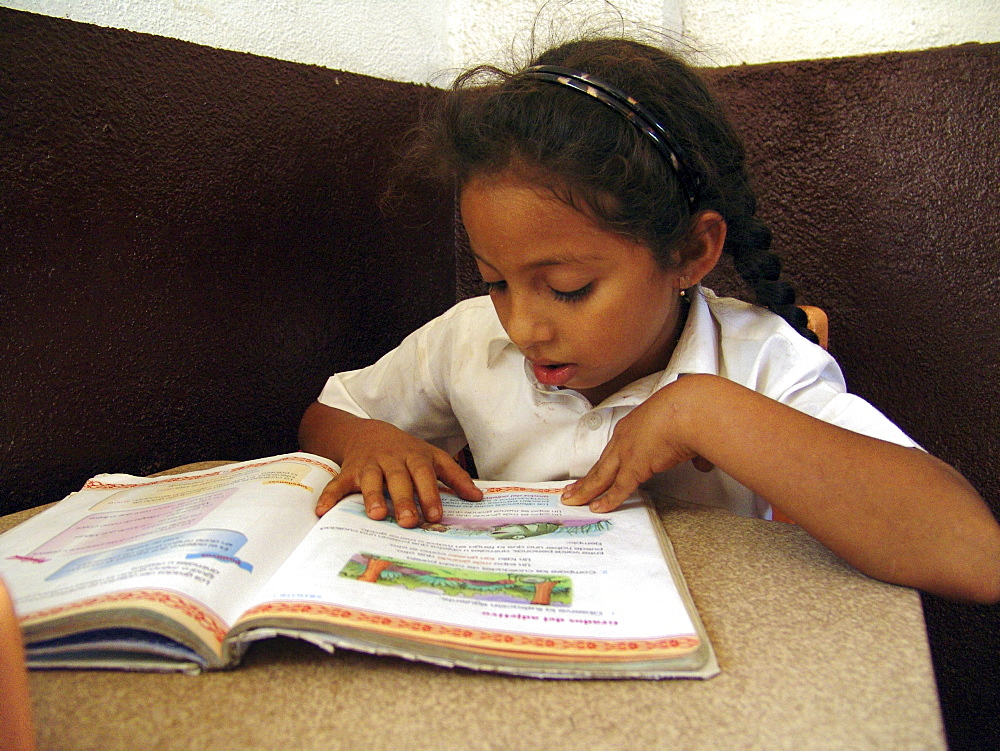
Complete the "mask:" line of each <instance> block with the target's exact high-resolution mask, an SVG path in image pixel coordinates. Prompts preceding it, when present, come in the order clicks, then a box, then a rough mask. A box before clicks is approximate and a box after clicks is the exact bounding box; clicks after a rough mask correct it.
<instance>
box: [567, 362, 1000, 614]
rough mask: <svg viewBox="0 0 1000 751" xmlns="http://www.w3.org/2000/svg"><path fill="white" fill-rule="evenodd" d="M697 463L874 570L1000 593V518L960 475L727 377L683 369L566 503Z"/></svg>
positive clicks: (619, 433) (977, 597)
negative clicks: (738, 484)
mask: <svg viewBox="0 0 1000 751" xmlns="http://www.w3.org/2000/svg"><path fill="white" fill-rule="evenodd" d="M688 460H694V461H695V463H696V465H699V466H701V467H702V468H705V467H708V466H710V465H716V466H718V467H719V468H720V469H721V470H723V471H724V472H726V473H727V474H729V475H730V476H732V477H733V478H734V479H736V480H737V481H739V482H741V483H742V484H743V485H745V486H746V487H748V488H750V489H751V490H752V491H754V492H755V493H757V494H758V495H759V496H761V497H762V498H764V499H765V500H766V501H767V502H768V503H770V504H771V505H772V506H773V507H774V508H777V509H779V510H781V511H782V512H784V513H785V514H786V515H788V516H789V517H791V518H792V519H794V520H795V522H796V523H797V524H799V525H800V526H801V527H802V528H804V529H805V530H806V531H807V532H809V534H811V535H812V536H813V537H815V538H816V539H817V540H819V541H820V542H821V543H823V544H824V545H826V546H827V547H828V548H830V549H831V550H832V551H833V552H835V553H836V554H837V555H839V556H840V557H842V558H844V559H845V560H846V561H848V562H849V563H851V564H853V565H854V566H856V567H857V568H858V569H860V570H861V571H863V572H864V573H866V574H868V575H870V576H873V577H875V578H878V579H882V580H884V581H887V582H892V583H895V584H904V585H907V586H911V587H917V588H919V589H923V590H925V591H927V592H932V593H935V594H939V595H943V596H946V597H952V598H956V599H963V600H972V601H975V602H983V603H996V602H998V601H1000V526H998V524H997V522H996V520H995V519H994V517H993V515H992V513H991V512H990V510H989V508H988V507H987V506H986V504H985V503H984V502H983V500H982V498H980V496H979V494H978V493H976V491H975V490H974V489H973V488H972V486H971V485H970V484H969V483H968V482H967V481H966V480H965V478H963V477H962V476H961V475H960V474H959V473H958V472H956V471H955V470H954V469H952V468H951V467H949V466H948V465H947V464H945V463H944V462H942V461H940V460H938V459H936V458H934V457H933V456H931V455H929V454H926V453H924V452H923V451H921V450H919V449H913V448H905V447H902V446H898V445H895V444H892V443H887V442H885V441H880V440H878V439H875V438H869V437H867V436H863V435H861V434H859V433H854V432H852V431H849V430H845V429H843V428H840V427H837V426H835V425H831V424H829V423H825V422H823V421H821V420H818V419H816V418H814V417H811V416H809V415H806V414H805V413H802V412H799V411H798V410H795V409H793V408H791V407H788V406H786V405H783V404H781V403H779V402H776V401H774V400H773V399H770V398H768V397H766V396H763V395H762V394H758V393H756V392H754V391H752V390H750V389H747V388H745V387H743V386H740V385H739V384H737V383H734V382H732V381H729V380H726V379H724V378H721V377H719V376H713V375H688V376H684V377H683V378H680V379H679V380H677V381H676V382H674V383H672V384H670V385H668V386H666V387H664V388H663V389H661V390H660V391H658V392H657V393H656V394H654V395H653V396H652V397H651V398H650V399H649V400H647V401H646V402H645V403H644V404H642V405H640V406H639V407H637V408H636V409H635V410H633V411H632V412H631V413H630V414H629V415H627V416H626V417H625V418H623V419H622V420H621V422H619V423H618V425H617V426H616V428H615V431H614V434H613V436H612V438H611V441H610V442H609V443H608V446H607V447H606V449H605V451H604V453H603V454H602V455H601V458H600V459H599V460H598V462H597V464H596V465H594V467H593V469H591V471H590V472H589V473H588V474H587V476H586V477H584V478H582V479H581V480H579V481H577V482H576V483H574V484H573V485H572V486H570V488H569V490H568V492H567V494H565V495H564V501H565V502H566V503H569V504H573V505H583V504H585V503H588V502H590V504H591V508H592V509H593V510H595V511H610V510H612V509H614V508H616V507H617V506H618V505H620V504H621V503H622V501H623V500H624V499H625V498H626V497H627V496H628V495H629V494H630V493H631V492H632V491H634V490H635V488H636V487H637V486H638V485H639V483H641V482H643V481H645V480H647V479H649V478H650V477H651V476H652V475H653V474H654V473H656V472H661V471H663V470H665V469H668V468H669V467H672V466H674V465H676V464H679V463H681V462H683V461H688ZM602 494H603V495H602ZM598 496H600V497H598ZM595 498H596V500H594V499H595Z"/></svg>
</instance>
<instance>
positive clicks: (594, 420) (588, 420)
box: [583, 412, 604, 430]
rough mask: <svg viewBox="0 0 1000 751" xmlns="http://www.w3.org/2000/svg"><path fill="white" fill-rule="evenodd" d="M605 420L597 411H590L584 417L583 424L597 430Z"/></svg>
mask: <svg viewBox="0 0 1000 751" xmlns="http://www.w3.org/2000/svg"><path fill="white" fill-rule="evenodd" d="M603 422H604V421H603V420H602V419H601V416H600V415H599V414H597V413H596V412H588V413H587V414H586V416H584V418H583V424H584V425H586V426H587V427H588V428H590V429H591V430H597V429H598V428H599V427H601V423H603Z"/></svg>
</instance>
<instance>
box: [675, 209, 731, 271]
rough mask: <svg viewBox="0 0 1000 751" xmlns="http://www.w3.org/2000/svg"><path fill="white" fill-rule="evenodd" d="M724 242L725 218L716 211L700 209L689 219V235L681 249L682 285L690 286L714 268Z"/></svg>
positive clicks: (680, 268)
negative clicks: (700, 210) (699, 211)
mask: <svg viewBox="0 0 1000 751" xmlns="http://www.w3.org/2000/svg"><path fill="white" fill-rule="evenodd" d="M725 243H726V220H725V219H723V218H722V215H721V214H719V212H717V211H702V212H701V213H699V214H696V215H695V217H694V219H693V220H692V221H691V235H690V239H689V240H688V242H687V243H686V244H685V245H684V247H683V248H682V250H681V259H680V260H681V265H680V267H679V271H680V273H681V279H682V280H683V283H682V287H684V288H687V287H692V286H694V285H695V284H697V283H698V282H700V281H701V280H702V279H703V278H704V277H705V275H706V274H708V272H709V271H711V270H712V269H714V268H715V264H717V263H718V262H719V257H720V256H721V255H722V246H723V245H725Z"/></svg>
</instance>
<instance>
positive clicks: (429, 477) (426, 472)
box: [410, 464, 441, 522]
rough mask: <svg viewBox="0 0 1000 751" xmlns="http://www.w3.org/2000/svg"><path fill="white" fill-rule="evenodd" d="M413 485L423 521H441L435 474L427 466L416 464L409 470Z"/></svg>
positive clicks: (439, 498)
mask: <svg viewBox="0 0 1000 751" xmlns="http://www.w3.org/2000/svg"><path fill="white" fill-rule="evenodd" d="M410 476H411V477H412V478H413V485H414V487H415V488H416V492H417V499H418V500H419V501H420V509H421V511H423V514H424V519H426V520H427V521H429V522H436V521H440V519H441V491H440V490H438V478H437V473H435V472H434V468H433V467H432V466H431V465H429V464H418V465H416V466H414V467H412V468H411V469H410Z"/></svg>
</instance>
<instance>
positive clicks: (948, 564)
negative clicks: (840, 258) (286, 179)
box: [300, 39, 1000, 602]
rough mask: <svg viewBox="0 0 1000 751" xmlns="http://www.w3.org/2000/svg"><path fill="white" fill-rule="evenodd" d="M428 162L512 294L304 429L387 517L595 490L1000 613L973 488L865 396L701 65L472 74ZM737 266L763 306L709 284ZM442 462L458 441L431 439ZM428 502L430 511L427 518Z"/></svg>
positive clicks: (987, 520)
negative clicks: (806, 309)
mask: <svg viewBox="0 0 1000 751" xmlns="http://www.w3.org/2000/svg"><path fill="white" fill-rule="evenodd" d="M406 163H407V164H419V165H425V166H428V170H429V172H430V174H431V175H432V176H433V177H436V178H438V179H439V180H440V181H441V182H442V183H444V184H450V185H454V186H455V187H456V188H457V190H458V195H459V206H460V209H461V215H462V219H463V223H464V225H465V228H466V230H467V232H468V236H469V241H470V245H471V249H472V253H473V255H474V256H475V261H476V264H477V265H478V267H479V271H480V273H481V274H482V277H483V280H484V281H485V283H486V286H487V288H488V290H489V297H488V298H487V297H482V298H475V299H472V300H467V301H465V302H462V303H459V304H458V305H456V306H455V307H454V308H453V309H452V310H450V311H449V312H447V313H445V314H444V315H443V316H441V317H440V318H438V319H436V320H434V321H432V322H430V323H429V324H427V325H426V326H424V327H422V328H421V329H420V330H418V331H417V332H415V333H414V334H411V335H410V336H409V337H407V339H406V340H404V342H403V343H402V344H401V345H400V346H399V347H398V348H397V349H396V350H394V351H393V352H390V353H389V354H388V355H386V356H385V357H384V358H382V359H381V360H380V361H379V362H378V363H376V364H375V365H373V366H371V367H369V368H365V369H363V370H360V371H354V372H350V373H340V374H338V375H336V376H334V377H332V378H331V379H330V380H329V382H328V383H327V385H326V387H325V388H324V390H323V392H322V394H321V395H320V397H319V400H318V401H317V402H316V403H315V404H313V405H312V406H311V407H310V408H309V409H308V411H307V412H306V414H305V416H304V418H303V420H302V426H301V428H300V442H301V445H302V448H303V449H304V450H305V451H310V452H313V453H317V454H321V455H323V456H327V457H329V458H331V459H333V460H334V461H336V462H338V463H339V464H340V465H341V466H342V468H343V474H342V475H340V477H338V478H337V479H336V480H334V481H333V482H331V483H330V485H329V486H328V487H327V488H326V490H325V491H324V492H323V494H322V496H321V498H320V501H319V504H318V506H317V513H318V514H322V513H325V511H327V510H328V509H329V508H330V507H331V506H333V505H334V504H335V503H336V502H337V501H339V500H340V499H341V498H342V497H343V496H345V495H347V494H348V493H351V492H355V491H360V492H361V493H362V494H363V495H364V499H365V507H366V510H367V513H368V514H369V516H371V517H372V518H374V519H381V518H384V517H385V516H386V514H387V506H386V500H385V496H384V492H385V491H388V494H389V497H390V498H391V499H392V502H393V506H394V513H395V516H396V519H397V520H398V522H399V523H400V524H401V525H402V526H405V527H411V526H414V525H416V524H417V523H418V522H419V517H420V514H421V513H422V515H423V517H424V519H426V520H427V521H428V522H435V521H437V520H438V519H440V517H441V504H440V496H439V494H438V481H439V480H440V481H442V482H444V483H445V484H447V485H448V486H450V487H451V488H453V489H454V490H455V492H456V493H457V494H458V495H459V496H460V497H462V498H465V499H467V500H477V499H479V498H480V497H481V494H480V493H479V491H478V490H477V489H476V487H475V486H474V484H473V483H472V480H471V478H470V477H469V475H468V474H467V473H466V472H465V471H464V470H463V469H462V468H460V467H459V466H458V464H456V463H455V461H454V460H453V459H452V458H451V456H452V455H453V454H454V453H455V452H456V451H458V450H460V449H461V448H462V447H463V446H464V445H466V443H467V444H468V445H469V447H470V448H471V450H472V453H473V455H474V456H475V460H476V465H477V467H478V469H479V472H480V476H482V477H483V478H484V479H505V480H520V481H542V480H558V479H571V478H580V479H577V480H576V482H574V483H572V484H570V485H568V486H567V488H566V490H565V491H564V494H563V502H564V503H567V504H572V505H582V504H589V505H590V508H591V509H593V510H594V511H598V512H605V511H611V510H613V509H615V508H616V507H617V506H618V505H620V504H621V503H622V501H623V500H624V499H625V498H626V497H627V496H628V495H629V494H630V493H631V492H633V491H634V490H635V489H636V488H637V487H638V486H639V485H640V484H642V485H643V487H644V489H646V490H647V491H648V492H649V493H650V494H651V495H652V496H653V497H654V498H660V499H666V498H669V499H672V500H674V501H680V502H682V503H693V504H700V505H713V506H721V507H725V508H727V509H730V510H732V511H734V512H737V513H741V514H745V515H751V516H763V517H768V516H769V515H770V514H771V513H772V510H773V509H777V510H780V511H781V512H782V513H784V514H786V515H787V516H789V517H791V518H792V519H794V520H795V521H796V522H797V523H798V524H799V525H800V526H802V527H803V528H804V529H806V530H807V531H808V532H809V533H810V534H811V535H813V536H814V537H816V538H817V539H818V540H819V541H821V542H822V543H823V544H825V545H826V546H828V547H829V548H830V549H832V550H833V551H834V552H836V553H837V554H838V555H840V556H841V557H843V558H844V559H846V560H847V561H849V562H850V563H852V564H853V565H855V566H856V567H858V568H859V569H860V570H862V571H864V572H865V573H867V574H869V575H871V576H874V577H877V578H880V579H883V580H885V581H889V582H895V583H899V584H905V585H909V586H914V587H918V588H921V589H925V590H927V591H930V592H935V593H938V594H942V595H945V596H951V597H955V598H962V599H969V600H974V601H980V602H996V601H998V600H1000V527H998V525H997V523H996V521H995V520H994V518H993V516H992V514H991V513H990V511H989V509H988V508H987V507H986V505H985V504H984V503H983V501H982V499H981V498H980V497H979V496H978V494H977V493H976V492H975V490H973V488H972V487H971V486H970V485H969V484H968V483H967V482H966V481H965V480H964V479H963V478H962V477H961V476H960V475H959V474H958V473H957V472H955V471H954V470H953V469H951V468H950V467H948V466H947V465H945V464H943V463H942V462H940V461H939V460H937V459H935V458H934V457H932V456H930V455H928V454H926V453H925V452H923V451H922V450H920V449H919V448H918V447H916V444H914V442H913V441H912V440H910V439H909V438H908V437H907V436H906V435H904V434H903V433H902V432H901V431H900V430H899V429H898V428H896V427H895V426H894V425H893V424H892V423H891V422H889V420H888V419H887V418H885V417H884V416H883V415H882V414H881V413H879V412H878V411H877V410H875V409H874V408H873V407H872V406H871V405H869V404H867V403H866V402H864V401H863V400H861V399H860V398H858V397H856V396H853V395H850V394H847V393H845V387H844V382H843V378H842V376H841V373H840V370H839V368H838V367H837V365H836V364H835V363H834V361H833V360H832V359H831V358H830V357H829V356H828V355H827V354H826V353H825V352H824V351H823V350H822V349H820V348H819V347H818V346H816V345H815V344H813V343H812V341H808V339H810V338H811V333H810V332H808V331H807V329H806V328H805V325H804V324H805V320H804V315H803V314H802V313H801V311H799V309H798V308H796V307H795V305H794V301H795V295H794V293H793V292H792V290H791V288H790V287H789V286H788V285H787V284H786V283H785V282H783V281H780V280H779V278H778V277H779V272H780V267H779V263H778V260H777V258H776V257H775V256H774V255H773V254H772V253H771V252H770V250H769V248H770V234H769V232H768V230H767V228H766V227H765V226H764V225H763V224H762V223H761V222H760V221H759V220H758V219H757V217H756V216H755V210H756V201H755V198H754V195H753V193H752V192H751V189H750V186H749V177H748V175H747V172H746V168H745V165H744V153H743V148H742V145H741V144H740V142H739V140H738V138H737V137H736V135H735V133H734V132H733V130H732V128H731V126H730V125H729V124H728V123H727V121H726V119H725V117H724V116H723V113H722V111H721V109H720V107H719V105H718V104H717V103H716V102H715V101H714V100H713V99H712V97H711V96H710V95H709V94H708V92H707V91H706V89H705V87H704V86H703V85H702V83H701V82H700V81H699V79H698V78H697V77H696V76H695V75H694V73H693V72H692V71H691V70H690V69H689V68H688V67H687V66H685V65H684V64H683V63H682V62H681V61H679V60H678V59H676V58H675V57H673V56H671V55H670V54H668V53H666V52H664V51H662V50H659V49H657V48H654V47H651V46H647V45H644V44H640V43H637V42H632V41H628V40H621V39H592V40H586V41H578V42H573V43H569V44H565V45H563V46H561V47H558V48H556V49H553V50H551V51H549V52H546V53H544V54H542V55H541V56H540V57H539V58H538V59H537V60H535V61H534V62H533V63H532V65H530V66H529V67H527V68H525V69H524V70H521V71H518V72H516V73H513V74H506V73H503V72H501V71H498V70H496V69H494V68H479V69H476V70H473V71H471V72H469V73H467V74H465V75H463V76H461V77H460V78H459V79H458V81H457V82H456V85H455V88H454V91H453V92H452V93H451V94H450V96H449V97H447V98H446V102H445V104H444V105H443V109H442V110H441V111H440V112H439V113H438V116H437V117H436V118H434V119H433V120H432V121H431V122H430V123H429V124H428V125H427V126H426V127H425V128H424V129H423V130H422V131H421V133H420V136H419V138H418V140H417V142H416V144H415V145H414V146H413V148H412V149H411V151H410V153H409V154H408V155H407V160H406ZM723 252H725V253H728V254H730V255H731V257H732V259H733V261H734V264H735V267H736V269H737V271H738V272H739V273H740V275H741V276H742V277H743V278H744V279H745V280H746V282H747V283H748V284H749V286H750V287H751V288H752V289H753V291H754V293H755V296H756V300H757V303H758V305H757V306H753V305H750V304H748V303H743V302H739V301H736V300H731V299H721V298H717V297H716V296H715V295H714V294H713V293H712V292H711V291H709V290H707V289H703V288H702V287H700V286H699V282H700V281H701V279H702V278H703V277H704V276H705V275H706V274H707V273H708V272H709V271H710V270H711V269H712V268H713V267H714V266H715V264H716V262H717V261H718V260H719V257H720V254H721V253H723ZM432 444H433V445H432ZM418 502H419V509H418Z"/></svg>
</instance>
